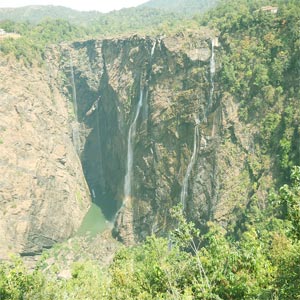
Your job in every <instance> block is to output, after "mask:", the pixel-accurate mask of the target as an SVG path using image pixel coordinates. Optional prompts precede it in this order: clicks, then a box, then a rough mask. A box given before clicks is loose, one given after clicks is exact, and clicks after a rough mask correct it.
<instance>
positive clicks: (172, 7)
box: [141, 0, 219, 16]
mask: <svg viewBox="0 0 300 300" xmlns="http://www.w3.org/2000/svg"><path fill="white" fill-rule="evenodd" d="M218 2H219V0H177V1H172V0H151V1H148V2H146V3H145V4H142V5H141V6H142V7H153V8H158V9H164V10H167V11H174V12H180V13H183V14H185V15H190V16H192V15H194V14H195V13H203V12H205V11H207V10H208V9H210V8H212V7H214V6H216V4H217V3H218Z"/></svg>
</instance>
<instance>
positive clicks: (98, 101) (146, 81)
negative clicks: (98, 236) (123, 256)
mask: <svg viewBox="0 0 300 300" xmlns="http://www.w3.org/2000/svg"><path fill="white" fill-rule="evenodd" d="M212 44H214V53H212V48H213V47H212ZM53 51H54V52H55V51H56V53H57V54H56V56H57V57H56V59H55V61H56V64H57V67H56V69H58V70H61V71H60V72H61V74H64V76H65V78H64V79H61V85H62V86H64V87H65V91H64V93H65V95H66V96H67V97H69V98H70V99H71V98H72V84H71V80H70V77H71V76H72V74H71V72H70V57H72V65H73V73H74V78H75V79H74V82H75V85H76V91H77V103H78V120H79V122H80V124H81V125H80V128H81V130H80V137H81V147H80V148H81V153H80V156H81V161H82V164H83V168H84V172H85V175H86V178H87V181H88V184H89V186H90V189H91V190H94V191H95V194H96V199H95V200H96V202H97V203H98V204H99V205H100V206H101V207H102V209H103V210H104V211H105V210H107V211H106V215H107V216H108V217H111V218H113V215H114V214H115V213H116V212H117V215H116V217H115V220H114V221H115V234H116V235H117V236H118V237H119V238H120V239H121V240H122V241H123V242H124V243H126V244H132V243H134V242H136V241H138V240H140V239H143V238H145V237H146V236H147V235H149V234H151V233H158V234H165V233H166V232H167V229H169V228H170V227H172V222H171V218H170V208H171V207H172V206H174V205H176V204H178V203H179V202H180V201H181V196H180V195H181V190H182V186H183V181H184V178H185V175H186V172H187V168H188V165H189V162H190V160H191V157H192V155H193V152H194V150H193V149H194V147H195V145H194V136H195V135H194V133H195V126H197V128H198V133H199V135H198V138H199V139H198V142H197V143H196V146H197V151H196V154H195V158H194V163H193V165H192V168H191V172H190V176H189V180H188V185H187V196H186V199H185V212H186V214H187V217H188V218H189V219H191V220H193V221H194V222H195V223H196V224H197V225H198V226H205V224H206V222H207V221H208V220H215V221H217V222H219V223H221V224H222V225H224V226H228V225H229V224H230V223H232V222H234V221H235V219H236V216H237V215H238V214H237V211H238V212H240V211H243V210H244V209H245V207H246V206H247V204H248V203H249V200H250V198H251V197H252V196H253V195H254V194H255V193H256V194H257V198H259V197H261V198H263V194H262V193H261V191H260V186H263V187H264V189H265V188H266V187H267V186H268V185H269V183H270V182H271V181H272V177H271V175H270V172H269V169H270V166H269V165H268V160H265V161H266V164H267V165H265V166H264V170H262V171H261V172H260V174H259V176H258V177H257V176H256V177H255V176H253V173H254V172H253V169H252V166H253V165H255V161H258V160H259V159H260V158H259V155H258V154H256V153H255V140H254V139H255V134H256V132H257V128H256V127H255V124H248V125H246V124H243V123H242V122H241V121H240V120H239V118H238V114H237V112H238V104H237V103H236V102H235V101H234V100H233V98H232V97H231V96H230V94H229V93H227V91H225V90H223V89H222V86H220V84H219V81H218V79H219V70H220V69H221V65H222V61H221V60H220V57H221V52H222V47H221V45H220V44H219V42H218V39H217V36H216V34H215V33H214V32H212V31H209V30H207V29H203V30H200V31H198V32H190V33H189V32H186V33H182V34H177V35H176V36H173V37H162V38H150V37H141V36H132V37H130V38H119V39H105V40H101V41H95V40H94V41H86V42H78V43H74V44H71V45H61V46H60V48H59V49H58V48H57V49H56V50H55V49H54V50H53ZM212 54H214V59H215V61H214V68H215V69H214V70H213V72H214V74H213V77H212V64H211V63H212V61H211V60H212V57H213V56H212ZM53 61H54V59H53ZM53 64H55V62H53ZM62 77H63V76H62ZM57 78H58V79H59V76H57ZM141 94H142V95H143V101H142V104H141V107H140V108H139V112H138V105H139V102H140V97H141ZM135 119H136V124H135V125H136V126H135V127H136V130H135V131H136V132H135V134H134V135H133V138H132V139H131V141H132V149H133V169H132V178H131V194H130V197H128V199H125V196H124V179H125V174H126V173H127V169H128V166H127V151H128V135H129V131H130V127H131V125H132V124H133V122H134V120H135ZM254 182H256V183H258V184H256V185H255V186H254V185H253V183H254ZM260 182H261V184H260Z"/></svg>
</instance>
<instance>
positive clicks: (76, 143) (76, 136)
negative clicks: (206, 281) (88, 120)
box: [69, 51, 80, 154]
mask: <svg viewBox="0 0 300 300" xmlns="http://www.w3.org/2000/svg"><path fill="white" fill-rule="evenodd" d="M69 56H70V71H71V84H72V98H73V107H74V115H75V121H74V122H73V123H72V140H73V144H74V147H75V149H76V152H77V154H79V152H80V138H79V124H78V105H77V95H76V85H75V76H74V68H73V60H72V55H71V52H70V51H69Z"/></svg>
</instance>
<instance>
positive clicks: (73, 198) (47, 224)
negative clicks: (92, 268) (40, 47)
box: [0, 57, 90, 259]
mask: <svg viewBox="0 0 300 300" xmlns="http://www.w3.org/2000/svg"><path fill="white" fill-rule="evenodd" d="M46 69H47V70H46ZM69 114H70V112H69V107H68V101H67V100H66V99H65V98H64V97H63V94H62V92H61V91H60V89H59V87H58V86H57V85H56V84H55V81H54V80H53V74H52V71H51V70H50V69H49V68H39V67H35V66H33V67H30V68H28V67H25V66H24V65H23V64H22V63H20V62H17V61H15V60H14V59H12V58H8V57H0V153H1V155H0V174H1V178H0V258H1V259H2V258H7V257H8V255H9V254H10V253H20V254H21V255H34V254H36V253H39V252H40V251H41V250H42V249H43V248H48V247H51V246H52V245H53V244H54V243H56V242H58V241H62V240H64V239H66V238H68V237H69V236H71V235H72V234H73V233H74V231H75V230H76V229H77V228H78V227H79V226H80V223H81V221H82V218H83V216H84V215H85V213H86V211H87V209H88V207H89V205H90V195H89V192H88V188H87V184H86V181H85V178H84V176H83V172H82V168H81V164H80V160H79V158H78V156H77V154H76V152H75V150H74V147H73V144H72V140H71V128H70V124H69Z"/></svg>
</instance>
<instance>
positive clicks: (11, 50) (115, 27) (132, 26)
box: [0, 8, 195, 65]
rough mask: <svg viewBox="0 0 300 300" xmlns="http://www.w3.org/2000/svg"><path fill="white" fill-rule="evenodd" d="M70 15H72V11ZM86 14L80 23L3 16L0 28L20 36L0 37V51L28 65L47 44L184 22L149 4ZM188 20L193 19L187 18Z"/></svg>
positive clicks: (156, 30) (158, 28)
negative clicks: (37, 20) (12, 18)
mask: <svg viewBox="0 0 300 300" xmlns="http://www.w3.org/2000/svg"><path fill="white" fill-rule="evenodd" d="M42 12H43V11H42ZM50 12H52V10H50ZM50 15H51V14H50ZM73 17H74V18H75V19H76V14H75V15H73ZM88 17H89V16H88V15H87V16H85V15H83V17H81V18H84V19H85V18H87V19H86V20H85V21H84V22H81V23H80V25H79V24H74V22H72V21H69V20H68V19H70V18H67V19H53V18H51V17H49V18H46V19H43V20H42V21H41V22H39V23H38V24H34V22H33V23H30V22H14V21H11V20H3V21H1V22H0V28H2V29H4V30H5V31H6V32H14V33H18V34H20V35H21V37H20V38H17V39H14V38H10V37H8V38H5V39H3V40H0V53H1V52H2V53H3V54H5V55H14V56H16V58H17V59H20V60H23V61H24V62H25V63H26V64H29V65H30V64H32V63H35V62H37V61H39V62H42V61H43V54H44V51H45V48H46V46H47V45H49V44H55V43H59V42H62V41H71V40H78V39H88V38H94V37H98V38H100V37H106V36H118V35H121V34H127V35H129V34H134V33H140V34H154V35H156V34H162V33H164V32H170V31H174V28H176V29H177V30H178V28H179V29H180V28H182V27H183V26H184V25H182V22H183V17H181V16H179V15H177V14H175V13H169V12H165V11H160V10H157V9H152V8H132V9H122V10H120V11H114V12H111V13H109V14H103V15H101V16H100V17H97V18H96V17H95V16H93V17H92V18H90V19H88ZM86 22H88V23H86ZM188 22H189V23H191V22H193V21H192V20H189V21H188ZM76 23H77V22H76ZM194 23H195V22H194Z"/></svg>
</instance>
